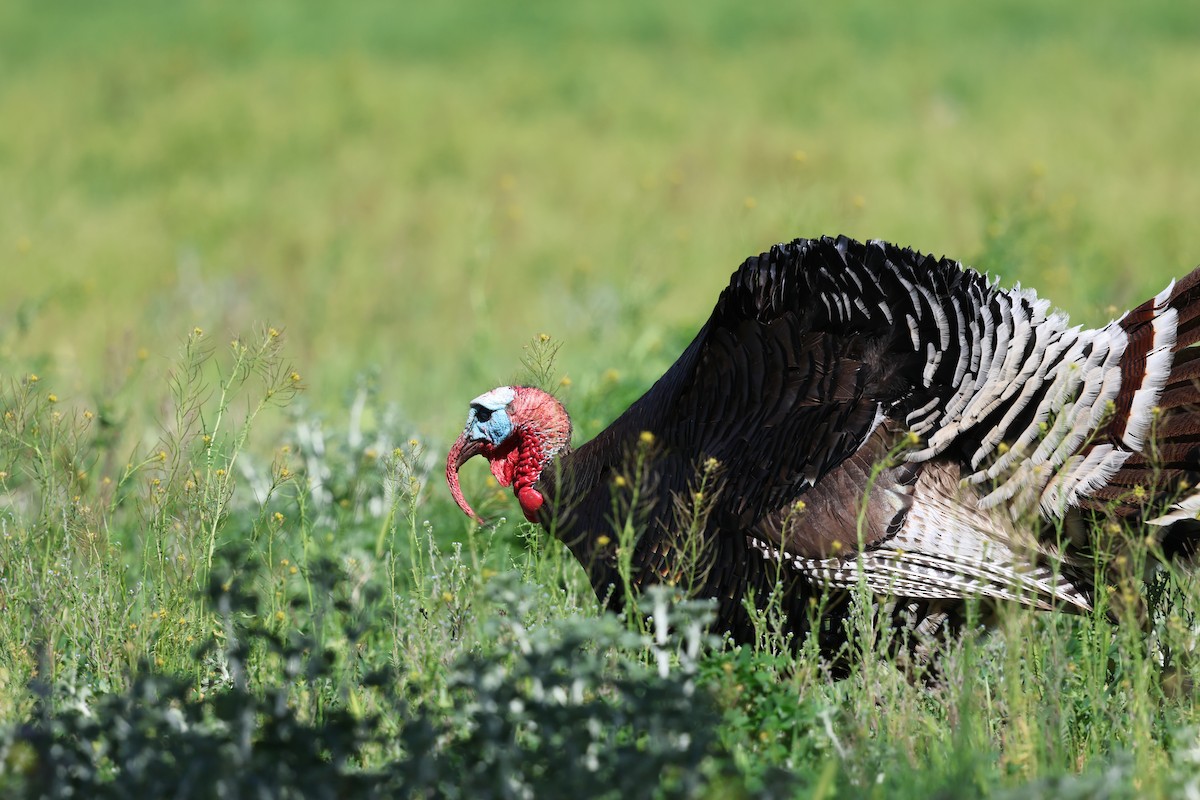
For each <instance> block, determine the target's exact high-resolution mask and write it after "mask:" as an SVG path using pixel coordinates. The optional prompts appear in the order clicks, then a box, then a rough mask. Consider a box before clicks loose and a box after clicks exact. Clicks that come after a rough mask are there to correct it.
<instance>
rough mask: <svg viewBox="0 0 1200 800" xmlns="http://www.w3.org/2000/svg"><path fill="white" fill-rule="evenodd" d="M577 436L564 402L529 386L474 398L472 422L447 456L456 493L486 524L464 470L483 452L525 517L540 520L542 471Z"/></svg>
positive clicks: (462, 504)
mask: <svg viewBox="0 0 1200 800" xmlns="http://www.w3.org/2000/svg"><path fill="white" fill-rule="evenodd" d="M570 441H571V421H570V419H569V418H568V417H567V412H566V409H564V408H563V406H562V403H560V402H558V401H557V400H555V399H554V398H553V397H552V396H550V395H549V394H547V393H546V392H543V391H542V390H541V389H535V388H532V387H529V386H499V387H497V388H495V389H492V390H491V391H490V392H485V393H484V394H481V395H479V397H476V398H475V399H474V400H472V401H471V408H470V410H469V411H468V412H467V424H466V426H465V427H464V428H463V432H462V434H461V435H459V437H458V441H456V442H455V443H454V446H452V447H451V448H450V452H449V453H448V454H447V456H446V481H447V482H448V483H449V484H450V493H451V494H452V495H453V496H454V501H455V502H456V503H458V507H459V508H461V509H462V510H463V511H464V512H465V513H466V514H467V516H469V517H471V518H472V519H474V520H475V521H476V522H478V523H480V524H483V520H482V519H481V518H480V516H479V515H478V514H476V513H475V511H474V510H473V509H472V508H471V505H470V504H469V503H468V502H467V500H466V498H465V497H464V496H463V493H462V487H461V486H460V485H459V479H458V472H459V470H460V469H462V465H463V464H465V463H466V462H467V461H468V460H469V459H470V458H471V457H472V456H476V455H482V456H483V457H484V458H486V459H487V460H488V462H489V465H490V467H491V470H492V475H493V476H495V478H496V482H497V483H499V484H500V485H501V486H512V488H513V494H514V495H516V497H517V500H518V502H520V504H521V511H523V512H524V513H525V519H527V520H529V521H530V522H537V521H538V510H539V509H541V507H542V505H543V503H544V502H545V498H543V497H542V494H541V492H539V491H538V490H537V489H535V488H534V484H535V483H537V481H538V479H539V478H540V477H541V475H542V470H543V469H545V467H546V465H547V464H548V463H550V460H551V459H553V458H554V457H555V456H556V455H557V454H558V453H559V451H561V450H562V449H563V448H564V447H566V446H567V445H568V444H569V443H570Z"/></svg>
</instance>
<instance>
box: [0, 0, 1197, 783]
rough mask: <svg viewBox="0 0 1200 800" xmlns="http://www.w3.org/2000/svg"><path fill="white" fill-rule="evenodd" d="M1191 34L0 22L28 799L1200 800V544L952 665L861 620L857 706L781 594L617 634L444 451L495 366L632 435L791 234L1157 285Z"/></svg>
mask: <svg viewBox="0 0 1200 800" xmlns="http://www.w3.org/2000/svg"><path fill="white" fill-rule="evenodd" d="M1198 41H1200V12H1198V11H1196V10H1194V9H1192V8H1191V7H1189V6H1188V5H1187V4H1183V3H1177V2H1166V0H1161V1H1158V0H1156V1H1155V2H1149V3H1142V4H1138V5H1137V6H1136V7H1134V6H1132V5H1130V4H1121V3H1116V2H1101V3H1087V4H1084V3H1059V4H1047V3H1040V2H1022V1H1018V0H1013V1H1010V2H1003V3H995V4H988V5H986V6H979V7H975V6H969V5H967V4H957V3H950V2H943V1H942V0H939V1H938V2H934V3H926V4H922V5H921V6H920V7H919V8H901V7H897V8H895V9H893V8H891V7H890V6H880V5H877V4H873V3H867V2H865V1H862V2H860V1H858V0H854V1H853V2H848V3H840V4H823V5H818V4H813V5H811V6H803V5H793V4H758V5H752V6H747V5H746V4H739V3H733V2H724V1H723V0H702V2H692V3H686V4H684V3H667V4H654V5H651V4H619V3H590V2H583V3H570V4H567V3H560V4H554V3H549V2H535V3H529V4H524V5H521V6H506V5H503V4H496V3H484V2H478V1H476V0H456V1H455V2H447V3H437V4H425V5H424V6H416V5H413V6H412V7H398V6H397V5H396V4H393V3H384V2H363V3H358V4H354V5H353V6H344V7H342V6H329V5H326V4H318V3H306V2H300V3H295V2H283V0H269V1H268V2H263V3H256V4H253V5H246V6H243V5H242V4H234V3H224V2H215V3H180V4H173V5H171V6H165V5H163V4H159V3H150V2H134V1H133V0H121V2H114V3H109V4H106V5H105V6H104V7H103V9H100V8H97V7H93V6H87V7H84V6H82V5H80V4H76V3H61V4H44V3H37V2H32V0H13V1H12V2H8V3H4V4H2V5H0V76H2V77H0V118H2V119H4V120H5V121H6V124H5V125H3V126H0V187H3V188H2V189H0V264H3V268H4V274H5V276H6V282H5V291H4V292H3V294H2V296H0V416H2V418H0V794H3V795H4V796H6V797H8V796H12V797H40V796H67V795H68V794H70V793H71V792H72V791H73V792H75V795H76V796H80V795H82V796H95V797H101V796H113V797H127V796H165V795H168V794H176V790H177V789H178V787H179V786H180V785H181V781H182V785H183V786H185V787H186V791H185V792H183V793H181V794H180V795H179V796H194V797H213V796H244V795H256V796H328V797H334V796H338V797H342V796H355V795H362V796H380V797H393V796H405V795H411V796H429V797H433V796H449V797H455V796H463V797H485V796H499V797H530V796H566V795H568V793H569V794H570V795H574V796H579V797H584V796H622V795H624V796H644V795H647V794H661V795H663V796H708V797H737V796H783V797H788V796H802V797H837V796H850V797H880V798H882V797H888V798H891V797H914V798H915V797H921V798H925V797H936V796H941V797H964V796H986V797H1002V798H1018V797H1080V798H1082V797H1100V796H1107V797H1155V796H1158V797H1182V796H1188V797H1195V796H1200V709H1198V708H1197V705H1196V698H1195V691H1194V681H1195V678H1196V673H1197V671H1198V670H1200V666H1198V665H1197V661H1196V657H1197V653H1196V650H1197V647H1198V637H1200V627H1198V625H1197V620H1196V614H1197V611H1198V610H1200V588H1198V586H1197V583H1196V581H1195V580H1194V579H1192V578H1191V577H1190V576H1189V575H1187V573H1186V572H1185V571H1176V570H1166V571H1159V572H1156V573H1154V575H1153V577H1152V578H1151V580H1150V582H1149V583H1148V584H1147V585H1145V586H1143V585H1142V584H1141V582H1140V581H1134V580H1132V579H1131V580H1130V581H1129V582H1127V583H1123V584H1121V585H1118V586H1114V587H1113V590H1112V591H1111V593H1108V594H1105V595H1104V596H1103V597H1102V598H1101V602H1100V603H1099V604H1098V608H1097V610H1096V612H1095V613H1094V614H1092V615H1089V616H1067V615H1058V614H1042V615H1031V614H1027V613H1022V612H1020V611H1017V610H1013V611H1011V613H1005V614H1003V615H1002V618H1001V620H1000V623H999V625H998V626H997V628H996V630H995V631H994V632H993V633H991V634H986V635H974V634H973V635H969V636H967V637H966V638H965V639H964V640H963V641H958V642H954V643H952V644H951V646H949V647H948V648H947V652H946V654H945V655H944V657H943V659H942V675H941V677H940V679H939V680H938V681H937V682H936V685H934V686H926V685H923V684H922V683H921V682H920V681H916V682H914V681H912V680H909V679H908V678H907V677H906V676H905V674H904V673H903V672H902V671H901V670H899V669H897V668H896V666H895V665H894V664H893V663H891V660H890V659H889V658H888V657H887V656H886V650H885V643H884V642H883V641H882V640H881V638H880V637H879V635H878V626H877V623H876V621H875V620H874V619H873V618H872V617H871V615H870V614H869V613H866V612H865V611H864V612H863V613H862V614H860V615H859V617H858V618H857V619H856V620H855V623H854V636H853V637H852V642H853V644H852V646H853V647H854V648H855V649H856V650H857V651H858V652H860V653H861V655H862V657H861V658H860V659H859V666H858V667H857V668H856V669H855V670H854V671H853V672H852V674H851V675H850V677H849V678H848V679H846V680H844V681H840V682H836V683H835V682H831V681H830V680H828V676H827V674H826V670H825V668H824V666H823V665H822V664H821V663H820V662H819V661H818V660H817V659H816V658H815V656H814V655H813V654H812V653H811V652H810V651H809V650H808V649H806V648H804V647H800V648H799V649H798V651H797V652H795V653H792V652H789V651H788V649H787V648H786V647H783V648H780V647H778V645H780V644H781V642H782V640H783V639H784V638H785V637H784V634H782V633H781V632H780V631H779V630H778V629H777V627H776V626H774V625H773V620H772V618H771V616H770V614H766V615H764V616H763V618H762V620H761V624H762V627H761V633H762V636H761V638H762V640H763V642H764V645H765V646H764V647H763V648H760V649H753V648H746V647H741V648H737V647H730V646H726V645H723V644H722V643H721V642H720V641H718V640H714V639H713V638H712V637H711V636H709V635H708V634H707V633H705V632H704V628H703V625H702V622H703V619H704V618H705V614H706V613H707V611H706V609H705V608H704V607H703V605H702V604H696V603H694V602H692V601H690V600H688V599H686V598H685V597H682V596H679V595H675V594H672V593H670V592H656V593H653V594H651V595H650V596H648V597H646V598H645V599H644V602H643V605H642V610H643V611H645V612H653V619H652V621H647V620H646V618H645V617H643V616H641V615H638V614H633V615H631V616H630V618H622V619H617V618H615V617H611V616H608V615H604V614H601V613H600V612H599V611H598V610H597V607H596V603H595V600H594V598H593V597H592V595H591V590H590V588H588V586H587V584H586V580H585V579H584V576H583V575H582V573H581V571H580V570H579V568H578V566H577V565H575V564H574V563H573V562H572V560H571V558H570V556H569V554H567V553H566V552H565V551H564V550H563V548H562V547H561V546H560V545H558V544H557V543H555V542H553V541H549V540H547V539H546V537H545V536H544V535H542V534H541V533H540V532H539V531H537V530H535V529H533V528H532V527H531V526H529V525H527V524H525V523H524V522H520V521H519V519H520V513H519V510H518V508H517V506H516V504H515V501H514V500H513V499H512V498H511V497H510V496H506V495H505V493H504V492H501V491H500V490H499V489H498V488H497V487H496V486H495V485H494V483H491V482H490V481H489V479H487V478H486V477H485V474H486V473H485V471H484V470H483V469H482V468H478V469H475V470H472V469H471V468H468V469H467V470H466V471H465V472H464V481H465V485H466V490H467V493H468V496H469V497H470V498H471V499H472V501H473V503H474V504H475V505H476V508H477V510H479V511H480V512H481V513H482V514H483V516H485V517H486V518H488V519H493V520H500V521H499V522H498V524H495V525H493V526H489V527H487V528H482V529H481V528H478V527H476V526H474V525H473V524H472V523H471V522H470V521H469V520H467V519H466V518H465V517H464V516H462V515H461V514H460V513H459V512H458V510H457V509H456V508H455V507H454V505H453V503H452V502H451V501H450V499H449V496H448V494H447V492H446V491H445V487H444V483H443V481H442V478H441V465H442V459H443V458H444V454H445V450H446V448H447V446H448V445H449V443H450V442H451V441H452V440H453V437H454V436H455V435H457V433H458V431H459V429H460V428H461V425H462V419H463V416H464V414H465V412H466V402H467V401H468V400H469V399H470V398H471V397H473V396H475V395H477V394H479V393H480V392H482V391H484V390H486V389H488V388H491V387H493V386H496V385H499V384H503V383H507V382H510V381H517V380H522V381H524V380H528V381H537V382H540V383H542V384H544V385H546V387H547V388H551V389H554V390H555V391H557V392H558V393H559V395H560V396H562V397H563V398H564V400H565V401H566V403H567V405H568V407H569V408H570V409H571V411H572V412H573V415H574V418H575V420H576V423H577V429H576V435H577V437H578V438H579V440H585V439H586V438H588V437H589V436H591V435H592V434H593V433H595V432H596V431H598V430H600V429H602V428H603V427H604V426H605V425H606V424H607V423H608V422H609V421H610V420H611V419H613V418H614V417H615V416H616V415H617V414H618V413H619V412H620V411H621V410H623V409H624V408H625V407H626V406H627V405H628V403H629V402H631V401H632V400H633V399H635V398H636V397H637V396H638V395H639V394H640V392H642V391H643V390H644V389H645V388H646V387H647V386H649V384H650V383H651V382H652V381H653V380H654V379H655V378H656V377H657V376H658V375H660V374H661V373H662V371H663V370H664V369H665V368H666V367H667V366H668V365H669V364H670V363H671V361H672V360H673V359H674V357H675V356H676V355H677V354H678V352H679V351H680V350H681V349H682V347H683V346H684V345H685V344H686V342H687V341H688V340H689V338H690V336H691V335H692V334H693V333H694V331H695V330H696V328H697V327H698V326H699V325H700V324H701V322H702V321H703V319H704V318H705V317H706V316H707V314H708V311H709V309H710V308H711V304H712V302H713V300H714V299H715V297H716V295H717V293H718V292H719V290H720V288H721V287H722V286H723V284H724V282H725V280H726V279H727V277H728V274H729V272H731V271H732V270H733V269H734V268H735V267H736V266H737V264H738V263H739V262H740V260H741V259H742V258H744V257H745V256H747V255H749V254H752V253H757V252H759V251H761V250H763V249H765V248H766V247H768V246H769V245H770V244H772V243H773V242H776V241H780V240H784V239H790V238H793V237H795V236H816V235H820V234H836V233H845V234H847V235H851V236H855V237H858V238H875V237H878V238H885V239H889V240H892V241H896V242H899V243H902V244H907V245H912V246H914V247H917V248H918V249H921V250H924V251H933V252H935V253H938V254H943V253H944V254H947V255H950V256H953V257H955V258H959V259H962V260H963V261H965V262H967V263H970V264H973V265H976V266H978V267H980V268H982V269H987V270H989V271H990V272H992V273H994V274H997V275H999V276H1001V277H1002V279H1003V280H1004V282H1005V283H1008V284H1012V283H1016V282H1021V283H1023V284H1024V285H1028V286H1032V287H1036V288H1037V289H1038V291H1039V292H1040V293H1041V294H1042V295H1044V296H1046V297H1049V298H1050V299H1051V300H1052V301H1054V302H1055V303H1056V304H1058V305H1059V306H1061V307H1063V308H1065V309H1066V310H1068V311H1069V312H1071V314H1072V315H1073V316H1074V317H1075V318H1076V320H1077V321H1079V322H1084V323H1101V322H1104V321H1106V320H1107V319H1109V318H1110V317H1112V316H1113V315H1114V314H1116V313H1118V309H1123V308H1125V307H1127V306H1129V305H1131V304H1134V303H1137V302H1140V301H1141V300H1143V299H1145V298H1146V297H1148V296H1150V295H1151V294H1153V293H1155V292H1157V291H1159V290H1160V289H1161V288H1162V286H1163V285H1165V283H1166V282H1167V281H1168V280H1169V279H1170V278H1171V277H1173V276H1177V275H1180V274H1182V273H1183V272H1185V271H1186V270H1188V269H1190V268H1191V267H1192V266H1195V264H1196V263H1197V262H1200V227H1197V226H1196V225H1195V223H1194V214H1195V209H1197V208H1200V182H1198V181H1197V180H1196V176H1198V175H1200V151H1198V150H1197V148H1196V147H1195V131H1196V130H1197V128H1198V127H1200V102H1197V101H1200V77H1198V76H1200V49H1197V47H1196V45H1197V43H1198ZM542 333H549V334H550V335H551V338H550V339H549V345H550V346H548V344H547V342H546V341H544V340H542V339H541V338H539V334H542ZM527 343H528V344H527ZM554 345H560V347H558V349H557V351H556V353H557V356H556V358H555V360H554V361H553V363H550V359H549V356H550V354H551V351H553V350H554V347H553V346H554ZM523 361H524V363H523ZM505 517H507V519H505ZM615 533H619V532H615ZM1106 535H1109V536H1111V537H1112V539H1113V541H1114V545H1115V544H1116V543H1120V544H1122V546H1124V547H1125V548H1126V550H1125V556H1124V557H1125V558H1127V559H1128V560H1129V562H1130V564H1129V569H1128V570H1127V572H1128V574H1130V575H1134V574H1137V572H1138V571H1139V568H1140V567H1141V565H1142V559H1144V558H1145V557H1146V546H1145V543H1144V542H1143V541H1142V539H1141V536H1140V534H1139V532H1137V531H1121V530H1114V531H1110V532H1107V533H1106ZM1142 594H1144V595H1145V597H1146V598H1147V601H1146V604H1145V605H1144V606H1141V605H1139V604H1138V603H1136V602H1131V601H1133V600H1134V599H1135V598H1136V597H1137V596H1140V595H1142ZM1110 611H1111V612H1112V613H1111V614H1110V613H1109V612H1110ZM667 620H670V622H671V624H670V625H669V626H668V625H666V621H667Z"/></svg>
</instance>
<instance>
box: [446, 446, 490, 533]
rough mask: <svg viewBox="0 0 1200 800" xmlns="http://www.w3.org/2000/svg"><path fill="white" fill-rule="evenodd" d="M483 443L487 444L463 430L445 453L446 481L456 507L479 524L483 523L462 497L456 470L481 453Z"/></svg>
mask: <svg viewBox="0 0 1200 800" xmlns="http://www.w3.org/2000/svg"><path fill="white" fill-rule="evenodd" d="M485 444H487V440H485V439H469V438H467V432H466V431H463V432H462V435H461V436H459V437H458V441H456V442H455V443H454V445H453V446H452V447H451V448H450V452H449V453H447V454H446V483H448V484H450V494H451V495H453V496H454V502H456V503H458V507H459V508H461V509H462V510H463V513H464V514H466V515H467V516H468V517H470V518H471V519H473V520H475V521H476V522H477V523H479V524H480V525H483V524H485V523H484V521H483V519H482V518H481V517H480V516H479V515H478V514H476V513H475V510H474V509H472V508H471V505H470V504H469V503H468V502H467V499H466V498H465V497H463V493H462V487H461V486H460V485H459V483H458V471H459V470H460V469H462V465H463V464H465V463H467V461H468V460H470V458H471V457H472V456H477V455H479V454H480V453H482V452H483V447H484V445H485Z"/></svg>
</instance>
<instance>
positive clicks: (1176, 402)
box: [1084, 268, 1200, 524]
mask: <svg viewBox="0 0 1200 800" xmlns="http://www.w3.org/2000/svg"><path fill="white" fill-rule="evenodd" d="M1119 324H1120V325H1121V327H1122V328H1123V329H1124V330H1125V332H1126V334H1127V335H1128V337H1129V341H1128V344H1127V345H1126V349H1125V353H1124V354H1123V356H1122V360H1121V391H1120V392H1119V393H1118V396H1117V399H1116V401H1115V409H1114V413H1113V415H1112V421H1111V422H1110V423H1109V426H1108V431H1107V438H1108V439H1109V440H1110V441H1113V442H1117V441H1123V443H1124V444H1125V446H1127V447H1130V446H1132V447H1133V449H1134V451H1135V452H1134V453H1133V454H1132V455H1131V456H1130V457H1129V458H1128V459H1127V460H1126V461H1125V462H1124V464H1122V466H1121V468H1120V469H1118V470H1117V471H1116V472H1115V473H1114V474H1113V475H1112V477H1111V478H1110V479H1109V480H1108V481H1107V483H1106V485H1105V486H1103V487H1100V488H1099V489H1097V490H1096V491H1094V492H1092V493H1091V497H1090V498H1089V500H1088V502H1087V503H1085V504H1084V505H1085V506H1086V507H1090V508H1094V509H1100V508H1105V509H1108V510H1110V511H1115V512H1116V513H1117V514H1118V515H1119V516H1123V517H1126V516H1130V515H1133V514H1137V515H1141V516H1142V518H1143V519H1145V518H1146V517H1148V516H1153V515H1154V514H1158V515H1159V516H1157V517H1154V518H1153V519H1146V521H1147V522H1152V523H1155V524H1171V523H1174V522H1178V521H1180V520H1183V519H1190V518H1193V517H1195V516H1196V513H1197V512H1198V511H1200V493H1198V491H1197V489H1196V488H1193V487H1196V485H1197V479H1198V478H1200V347H1193V346H1192V345H1195V344H1197V343H1200V268H1197V269H1195V270H1193V271H1192V272H1191V273H1189V274H1188V275H1187V276H1185V277H1184V278H1182V279H1181V280H1179V281H1178V282H1176V283H1175V284H1173V285H1172V286H1169V287H1167V289H1166V290H1165V291H1163V292H1161V293H1159V294H1158V295H1157V296H1155V297H1153V298H1151V299H1150V300H1147V301H1146V302H1145V303H1142V304H1141V305H1140V306H1138V307H1137V308H1135V309H1133V310H1132V311H1130V312H1129V313H1128V314H1126V315H1125V316H1124V317H1123V318H1122V319H1121V321H1120V323H1119ZM1164 373H1165V374H1164ZM1131 431H1133V432H1135V433H1140V434H1142V435H1140V436H1132V437H1131V435H1130V432H1131ZM1131 439H1132V441H1131ZM1168 506H1169V507H1168ZM1164 512H1165V513H1164Z"/></svg>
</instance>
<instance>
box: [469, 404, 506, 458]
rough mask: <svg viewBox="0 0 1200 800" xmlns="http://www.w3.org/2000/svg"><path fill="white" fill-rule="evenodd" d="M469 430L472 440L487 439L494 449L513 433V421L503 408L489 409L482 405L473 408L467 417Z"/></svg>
mask: <svg viewBox="0 0 1200 800" xmlns="http://www.w3.org/2000/svg"><path fill="white" fill-rule="evenodd" d="M467 430H468V431H469V432H470V436H471V438H472V439H487V440H488V441H489V442H491V443H492V446H493V447H499V446H500V443H501V442H503V441H504V440H505V439H507V438H508V437H509V436H510V435H512V432H513V424H512V420H510V419H509V418H508V412H507V411H505V410H504V409H503V408H495V409H493V408H488V407H487V406H484V405H482V404H475V405H472V406H471V412H470V413H469V414H468V415H467Z"/></svg>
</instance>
